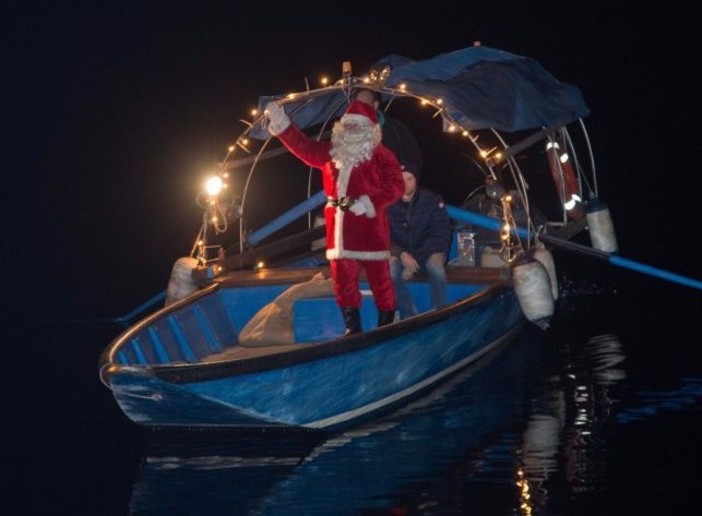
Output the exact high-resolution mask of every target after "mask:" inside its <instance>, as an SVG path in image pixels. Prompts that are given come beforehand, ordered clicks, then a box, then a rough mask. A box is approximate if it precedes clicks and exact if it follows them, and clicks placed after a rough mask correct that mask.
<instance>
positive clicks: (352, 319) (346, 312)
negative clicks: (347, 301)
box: [341, 307, 362, 337]
mask: <svg viewBox="0 0 702 516" xmlns="http://www.w3.org/2000/svg"><path fill="white" fill-rule="evenodd" d="M341 313H342V314H343V316H344V326H345V327H346V330H345V331H344V337H346V336H347V335H353V334H354V333H361V331H362V330H361V312H360V311H359V310H358V308H353V307H351V308H342V309H341Z"/></svg>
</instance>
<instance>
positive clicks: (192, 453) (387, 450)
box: [130, 327, 701, 515]
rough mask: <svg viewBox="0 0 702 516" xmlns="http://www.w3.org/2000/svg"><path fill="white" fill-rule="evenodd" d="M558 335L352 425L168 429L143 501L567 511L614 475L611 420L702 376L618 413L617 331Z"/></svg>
mask: <svg viewBox="0 0 702 516" xmlns="http://www.w3.org/2000/svg"><path fill="white" fill-rule="evenodd" d="M544 335H545V334H544V333H542V332H541V331H540V330H538V329H536V328H535V327H534V328H531V327H530V328H528V329H527V330H526V331H525V332H524V333H523V334H522V335H521V336H520V337H519V338H518V339H517V340H515V341H514V342H512V343H509V344H506V345H504V346H502V347H501V348H500V349H498V350H496V351H495V352H494V353H492V354H491V355H489V356H487V357H485V359H484V360H483V361H481V362H480V363H479V364H477V365H476V366H474V367H472V368H471V369H468V370H466V371H464V372H462V373H461V374H460V375H458V376H456V377H454V378H453V379H451V380H450V381H448V382H447V383H445V384H443V385H442V386H441V387H439V388H438V389H437V390H435V391H434V392H432V393H431V394H429V395H428V396H427V397H425V398H423V399H421V400H418V401H416V402H414V403H412V404H410V405H409V406H407V407H405V408H403V409H402V410H400V411H398V412H397V413H395V414H393V415H391V416H388V417H385V418H383V419H380V420H377V421H374V422H373V423H369V424H366V425H363V426H359V427H356V428H353V429H350V430H348V431H346V432H341V433H334V434H319V433H314V432H284V431H275V432H272V431H270V430H269V431H266V432H250V431H249V432H225V433H211V432H210V433H207V432H205V433H202V432H190V433H185V434H174V433H165V434H156V436H155V437H154V440H153V443H152V444H151V445H150V447H149V450H148V451H147V454H146V457H144V460H143V463H142V466H141V470H140V472H139V474H138V476H137V478H136V480H135V484H134V488H133V493H132V499H131V504H130V506H131V514H133V515H142V514H143V515H154V514H245V515H258V514H266V515H275V514H285V515H291V514H293V515H295V514H300V515H303V514H304V515H317V514H320V515H321V514H324V515H329V514H335V515H343V514H360V515H390V514H485V513H489V514H524V515H526V514H547V513H549V511H551V512H550V513H554V514H555V513H561V514H562V513H563V511H564V510H566V509H567V506H568V504H569V503H573V500H577V499H578V497H586V496H596V495H597V493H598V491H600V490H601V489H602V488H603V486H605V485H607V484H608V482H609V480H610V479H609V475H610V473H609V472H608V470H607V464H608V463H607V452H608V449H607V446H608V443H607V433H606V432H607V428H608V427H609V426H611V425H614V424H617V422H618V421H631V420H635V419H636V418H637V417H646V416H647V415H650V414H651V412H650V411H651V410H653V411H656V410H662V409H666V408H667V409H671V408H672V407H674V406H676V405H681V404H685V403H697V402H699V399H700V387H701V385H700V381H699V380H695V379H690V380H688V381H687V382H686V383H685V384H684V385H683V386H682V387H681V388H680V389H678V390H677V391H675V392H671V393H658V394H656V393H644V394H642V396H641V407H639V408H632V409H628V410H624V411H622V412H620V413H619V414H618V415H617V416H616V417H613V414H615V413H616V412H617V410H618V403H619V400H618V398H617V396H618V393H617V390H618V389H620V388H621V383H622V381H623V380H625V379H626V377H627V374H626V370H625V369H624V362H625V355H624V353H623V350H622V345H621V343H620V341H619V339H618V338H617V336H616V335H614V334H611V333H603V334H600V335H596V336H593V337H590V338H589V339H587V338H586V339H585V340H583V341H581V342H577V341H571V340H570V338H569V337H568V336H567V334H566V333H564V334H563V335H559V336H558V339H559V340H558V341H556V340H555V339H553V338H552V339H551V340H549V339H547V338H546V337H545V336H544ZM581 335H582V334H581ZM646 411H649V412H646Z"/></svg>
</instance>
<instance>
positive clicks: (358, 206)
mask: <svg viewBox="0 0 702 516" xmlns="http://www.w3.org/2000/svg"><path fill="white" fill-rule="evenodd" d="M349 211H350V212H351V213H353V214H354V215H358V216H359V217H360V216H361V215H365V214H366V212H367V211H368V210H367V209H366V205H365V204H363V203H362V202H361V201H359V200H358V199H356V202H355V203H353V204H352V205H351V207H350V208H349Z"/></svg>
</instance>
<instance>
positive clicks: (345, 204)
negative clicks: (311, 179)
mask: <svg viewBox="0 0 702 516" xmlns="http://www.w3.org/2000/svg"><path fill="white" fill-rule="evenodd" d="M327 201H328V202H329V204H330V205H331V206H334V207H335V208H339V209H340V210H341V211H346V210H348V209H349V208H350V207H351V206H353V205H354V204H356V199H353V198H351V197H341V198H339V199H334V198H333V197H327Z"/></svg>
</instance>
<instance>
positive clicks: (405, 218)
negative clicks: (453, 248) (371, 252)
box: [387, 188, 451, 270]
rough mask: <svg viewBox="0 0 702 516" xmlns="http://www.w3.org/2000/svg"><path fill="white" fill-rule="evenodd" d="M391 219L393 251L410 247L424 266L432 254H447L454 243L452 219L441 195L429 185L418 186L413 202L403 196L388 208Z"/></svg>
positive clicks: (394, 253)
mask: <svg viewBox="0 0 702 516" xmlns="http://www.w3.org/2000/svg"><path fill="white" fill-rule="evenodd" d="M387 214H388V220H389V221H390V240H391V242H392V243H391V253H392V255H393V256H398V257H399V256H400V253H402V251H407V252H408V253H410V254H411V255H412V256H414V258H415V260H417V263H419V265H420V266H421V268H422V270H425V264H426V261H427V259H428V258H429V255H430V254H432V253H436V252H442V253H446V254H447V255H448V251H449V247H450V245H451V219H450V217H449V215H448V212H447V211H446V206H445V205H444V201H443V199H442V198H441V196H440V195H439V194H437V193H435V192H433V191H431V190H428V189H426V188H417V192H416V193H415V194H414V197H413V198H412V200H411V201H410V202H405V201H403V200H402V199H400V200H399V201H397V202H396V203H395V204H392V205H391V206H390V207H389V208H388V211H387Z"/></svg>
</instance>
